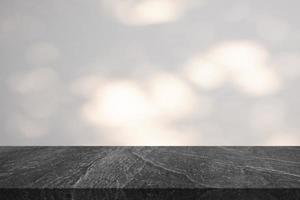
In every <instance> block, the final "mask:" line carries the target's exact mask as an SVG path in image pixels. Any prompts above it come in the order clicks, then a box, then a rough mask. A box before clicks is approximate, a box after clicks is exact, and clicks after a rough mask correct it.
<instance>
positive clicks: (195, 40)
mask: <svg viewBox="0 0 300 200" xmlns="http://www.w3.org/2000/svg"><path fill="white" fill-rule="evenodd" d="M299 7H300V2H299V1H298V0H289V1H284V0H275V1H274V0H265V1H260V0H251V1H250V0H226V1H225V0H210V1H208V0H86V1H80V0H68V1H66V0H51V1H50V0H44V1H40V0H27V1H22V0H1V2H0V91H1V94H0V98H1V100H0V110H1V112H0V127H1V129H0V130H1V131H0V145H300V106H299V102H300V92H299V91H300V87H299V85H300V21H299V17H300V14H299V11H298V10H299Z"/></svg>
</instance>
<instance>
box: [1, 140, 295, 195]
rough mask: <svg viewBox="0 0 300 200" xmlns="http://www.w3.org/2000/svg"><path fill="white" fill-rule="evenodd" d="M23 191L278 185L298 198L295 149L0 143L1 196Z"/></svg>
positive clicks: (218, 188)
mask: <svg viewBox="0 0 300 200" xmlns="http://www.w3.org/2000/svg"><path fill="white" fill-rule="evenodd" d="M26 189H27V190H28V189H35V190H42V189H44V190H55V189H56V190H61V189H65V190H76V189H78V190H89V189H101V190H103V189H107V190H121V189H124V190H125V189H126V190H128V191H129V190H139V189H140V190H141V189H145V190H159V189H160V190H165V191H167V190H172V191H174V190H176V189H177V190H182V191H187V190H195V189H197V190H199V191H200V190H203V191H204V190H205V191H208V190H214V191H215V190H222V191H223V190H224V189H225V190H230V189H231V190H245V189H247V190H255V189H256V190H258V189H265V190H266V189H267V190H268V191H271V192H276V190H279V189H280V190H283V192H280V194H283V193H284V192H287V191H290V190H293V192H294V193H293V195H294V196H293V197H295V198H298V197H300V196H297V195H299V189H300V147H229V146H226V147H222V146H218V147H142V146H141V147H0V200H1V195H2V196H5V194H6V195H8V193H9V192H8V191H12V190H18V191H22V190H26ZM3 191H4V192H3ZM14 193H16V191H14ZM263 193H265V192H263ZM295 195H296V196H295ZM71 196H72V195H71ZM70 199H74V198H73V196H72V198H71V197H70ZM89 199H92V198H89ZM157 199H158V198H157ZM299 199H300V198H299Z"/></svg>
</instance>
